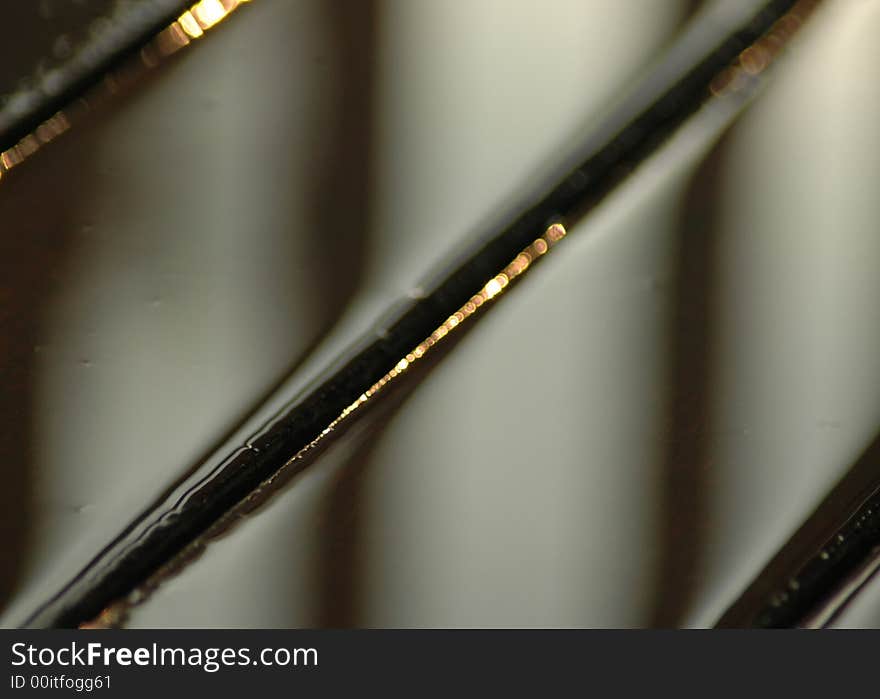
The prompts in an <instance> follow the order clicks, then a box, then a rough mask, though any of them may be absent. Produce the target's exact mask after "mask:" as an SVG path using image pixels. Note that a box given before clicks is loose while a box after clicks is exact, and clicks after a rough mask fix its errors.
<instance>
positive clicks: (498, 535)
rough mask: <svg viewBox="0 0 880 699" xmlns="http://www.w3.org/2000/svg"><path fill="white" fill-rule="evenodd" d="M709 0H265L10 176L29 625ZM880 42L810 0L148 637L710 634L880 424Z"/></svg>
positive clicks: (7, 556)
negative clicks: (723, 120) (657, 168)
mask: <svg viewBox="0 0 880 699" xmlns="http://www.w3.org/2000/svg"><path fill="white" fill-rule="evenodd" d="M6 11H7V10H6V8H5V6H4V7H3V8H0V14H2V13H3V12H6ZM694 11H698V10H697V8H696V6H695V4H694V3H690V2H684V1H683V0H681V1H678V0H657V1H652V2H645V1H644V0H589V1H587V0H552V1H550V2H537V1H532V0H516V2H506V1H505V0H476V1H471V2H445V3H439V2H430V1H429V0H364V1H362V2H345V1H343V0H333V1H331V2H322V1H319V0H296V1H295V2H287V1H284V0H260V2H253V3H251V4H250V5H249V6H248V7H246V8H244V9H243V10H242V11H240V12H239V13H237V14H236V16H234V17H232V18H231V19H230V20H229V22H228V24H227V25H224V26H222V27H220V28H218V29H217V30H216V31H215V32H213V33H212V34H211V35H210V36H209V37H207V38H206V39H205V40H204V41H203V42H201V43H199V45H197V46H195V47H193V48H192V49H191V50H187V51H185V52H183V53H182V54H181V55H180V56H179V58H178V59H176V60H174V61H173V62H172V63H170V64H169V65H167V66H166V67H163V68H162V69H161V70H159V71H157V72H156V73H155V74H154V75H152V76H150V78H149V79H148V80H146V81H145V83H144V84H143V85H141V86H140V87H139V88H138V89H137V90H136V91H134V92H132V93H131V94H129V95H126V96H124V97H123V98H121V99H119V100H118V101H116V102H114V103H113V104H112V105H109V106H107V107H105V108H103V109H101V110H100V111H99V112H98V113H97V114H96V115H95V116H94V118H92V119H90V120H89V121H88V122H87V123H85V124H83V125H80V126H78V127H77V128H76V129H75V130H73V131H72V132H71V133H69V134H66V135H65V136H64V138H62V139H59V140H58V141H57V142H56V143H53V144H52V146H51V147H50V148H47V149H45V150H44V151H42V152H40V153H39V154H38V155H37V156H36V157H34V158H33V159H32V160H31V161H30V162H28V163H27V164H25V165H23V166H22V167H20V168H18V169H16V170H15V172H14V173H10V174H9V175H8V176H6V177H4V178H3V180H2V182H0V246H2V248H0V260H2V263H0V264H2V265H3V267H2V279H3V287H4V288H3V293H2V296H0V309H2V315H0V321H2V322H3V324H4V327H3V328H2V331H0V338H2V340H0V385H2V389H3V390H2V394H0V414H2V416H3V420H4V430H3V431H2V432H0V457H2V465H0V468H2V469H3V471H2V474H3V479H4V483H5V487H4V488H3V491H2V494H0V509H2V512H3V518H2V526H3V531H2V536H3V561H2V562H3V568H4V582H3V586H2V588H0V591H2V597H0V609H2V618H0V621H2V624H3V625H4V626H9V625H13V624H16V623H19V622H20V621H21V620H22V619H23V618H24V617H25V616H26V615H27V614H28V613H29V612H30V611H32V610H33V608H34V607H35V606H36V605H37V604H39V603H40V602H42V601H44V600H45V599H46V598H47V597H48V596H49V595H50V594H52V593H54V592H55V591H57V589H58V588H59V587H60V586H61V585H62V584H63V583H65V582H66V581H67V580H68V579H70V577H72V575H74V574H75V573H76V572H77V571H78V570H79V569H80V568H81V567H82V566H83V564H84V563H86V562H87V561H88V560H89V559H90V558H91V557H92V556H94V555H95V554H96V553H97V552H98V551H99V550H100V549H101V548H102V547H103V546H104V545H106V543H107V542H108V541H109V539H110V538H111V537H112V536H114V535H115V534H116V533H117V532H118V531H120V530H121V529H122V528H123V527H124V526H125V525H126V524H127V522H128V521H129V520H130V519H131V518H132V517H133V516H134V515H135V514H136V513H137V512H139V511H140V510H141V509H143V507H144V506H145V505H147V504H149V503H150V502H152V501H153V500H154V499H155V498H156V497H158V496H159V495H160V494H161V493H162V491H163V490H164V489H165V488H166V487H168V485H169V484H170V483H171V482H173V481H174V479H175V478H176V477H178V476H180V475H181V474H182V473H183V472H185V471H186V470H187V469H188V468H191V467H193V466H194V465H196V464H198V463H199V462H200V461H201V460H202V459H203V458H204V457H205V456H206V455H207V454H208V453H210V452H211V451H212V450H213V449H214V448H216V446H217V445H218V444H221V443H222V441H223V439H224V436H225V435H227V434H228V433H229V432H230V430H232V429H233V428H234V427H235V426H236V425H237V424H238V423H239V422H240V421H241V420H242V419H243V418H244V417H245V416H246V415H247V414H248V412H249V411H250V410H251V409H252V408H253V407H255V406H256V405H257V404H258V403H259V402H260V401H261V400H262V399H263V398H264V397H265V396H266V395H267V394H268V393H269V392H270V391H271V390H272V388H273V387H274V386H275V385H277V384H278V382H279V381H280V380H281V379H282V378H283V377H284V376H285V375H286V374H287V373H288V372H290V371H291V370H293V369H294V368H297V367H299V368H300V370H302V371H308V370H309V368H310V367H312V368H314V367H319V366H321V364H322V363H323V362H325V361H326V360H327V359H328V358H332V357H333V356H334V354H335V353H336V352H337V351H338V349H339V348H341V347H344V346H346V345H347V344H348V343H350V342H351V341H353V340H354V339H355V338H357V337H358V336H359V335H360V333H362V332H364V331H365V330H368V329H369V328H370V327H372V324H373V323H374V322H375V321H376V320H377V318H378V317H379V316H380V315H381V314H382V313H383V312H384V311H385V310H387V309H388V308H389V307H391V306H393V305H394V304H395V303H396V302H397V301H398V300H399V299H400V298H402V297H405V296H406V295H407V294H412V293H415V292H416V290H417V288H418V285H419V284H420V282H421V281H422V280H423V279H424V275H425V273H426V272H428V271H430V270H431V269H432V267H433V265H434V263H435V262H436V260H438V259H442V258H443V257H444V256H446V255H448V254H449V253H450V251H454V250H455V249H456V248H457V247H458V246H460V245H461V244H462V243H463V241H466V240H467V234H468V233H469V232H470V231H473V230H475V229H476V228H478V227H479V226H480V225H481V224H482V223H483V222H484V221H486V220H488V219H491V218H492V216H493V215H495V214H497V212H498V211H499V210H500V209H504V208H507V207H509V206H510V205H511V203H513V202H515V201H516V194H517V193H518V192H521V191H523V190H524V189H526V190H527V189H529V188H531V187H532V186H534V184H535V178H536V177H537V176H539V175H540V173H542V172H544V171H545V170H546V168H547V166H548V165H552V163H553V162H554V160H555V158H556V157H557V156H558V155H560V154H565V153H567V151H568V149H569V148H570V146H571V144H572V143H573V142H576V141H577V140H578V139H580V138H581V136H582V135H583V134H584V133H585V132H588V131H589V129H590V128H591V127H593V126H595V124H596V123H597V122H598V120H599V119H600V118H601V116H602V115H603V114H605V113H607V111H608V110H609V108H610V107H611V106H612V105H613V104H614V103H615V101H617V100H619V99H620V98H622V97H623V96H625V93H626V89H627V87H628V86H632V85H633V84H634V83H635V81H637V79H638V78H639V77H640V76H641V75H643V74H644V72H645V71H646V69H647V68H648V67H650V66H651V65H652V63H653V62H655V61H656V60H657V58H658V56H659V55H661V54H662V51H663V50H664V48H665V47H667V46H668V45H669V44H670V42H672V41H673V40H674V38H675V36H676V35H677V33H678V32H679V31H680V29H681V27H682V26H683V24H684V23H685V22H686V21H687V20H688V18H689V17H690V16H691V15H692V13H693V12H694ZM878 33H880V3H878V2H876V1H865V2H863V1H859V0H831V1H830V2H828V3H827V4H826V5H824V6H823V7H822V8H820V10H819V11H818V12H817V14H816V16H815V17H814V19H813V21H812V22H811V24H810V25H809V26H808V27H807V28H806V30H805V31H804V33H803V34H802V35H801V36H800V37H799V38H798V41H797V43H796V45H795V47H794V48H793V50H792V51H791V52H790V54H789V55H788V57H787V58H786V60H785V61H784V64H783V65H782V66H780V68H779V70H778V71H777V73H776V74H775V75H774V76H773V79H772V84H771V85H770V86H769V89H768V90H767V91H766V94H764V95H762V96H761V97H760V98H759V100H758V102H757V103H756V104H755V105H753V106H752V107H751V108H750V109H749V111H748V112H747V114H746V115H745V116H744V117H743V118H742V119H741V120H740V121H739V122H738V123H737V125H736V126H735V127H734V128H733V129H732V130H731V131H730V132H729V133H728V134H727V135H726V136H725V137H724V138H723V139H722V140H721V141H720V142H719V143H718V144H716V145H715V146H714V147H713V148H712V150H711V151H710V152H707V153H701V154H693V155H692V156H691V157H686V158H681V159H680V160H679V161H677V162H667V163H666V164H665V165H664V168H665V170H664V172H662V173H661V174H659V175H657V174H654V175H650V174H646V175H645V176H637V177H635V178H634V179H633V180H632V181H631V182H629V183H627V184H626V185H625V186H624V187H623V188H621V189H620V190H619V191H617V192H616V193H615V194H614V195H613V196H612V197H611V198H610V199H609V200H608V201H607V202H605V203H604V204H603V205H602V206H601V207H600V208H599V209H598V210H597V211H596V212H595V213H594V214H592V215H591V216H590V217H589V218H588V219H587V220H585V221H584V222H583V224H582V225H580V226H579V227H576V228H575V229H574V230H573V231H572V232H571V235H570V239H569V240H566V242H565V245H564V246H561V247H560V248H559V250H558V251H557V252H554V254H553V255H552V256H551V257H550V258H549V259H548V261H547V263H546V265H542V267H541V268H540V269H539V270H536V271H535V273H534V274H532V275H529V278H528V279H527V280H526V281H525V282H524V283H523V284H522V285H521V286H520V287H519V288H518V289H517V290H515V292H513V293H512V294H510V296H509V297H508V298H505V299H503V302H502V303H500V304H499V305H498V307H497V309H496V310H495V311H493V312H492V313H491V314H490V315H488V316H487V317H486V318H485V319H483V320H481V322H480V323H479V324H478V327H476V328H475V329H474V331H473V332H472V333H470V334H468V336H467V337H466V338H464V340H463V341H462V342H461V343H460V344H459V346H458V347H457V348H456V349H455V351H454V352H452V353H451V354H450V355H449V356H448V357H447V358H446V359H445V360H444V361H443V362H442V363H441V364H440V365H439V366H438V367H437V368H436V370H434V371H433V372H432V373H431V374H430V375H429V377H428V378H427V379H426V380H425V381H424V382H423V383H422V384H421V385H420V386H419V387H418V388H416V390H415V391H414V392H413V393H412V394H411V395H410V396H409V397H408V398H407V400H405V401H404V402H403V403H402V404H401V405H400V406H399V407H397V408H396V410H394V411H393V412H390V413H384V414H382V415H381V416H380V417H379V418H377V419H374V420H372V421H371V424H368V425H366V426H365V427H364V428H363V429H359V430H356V431H355V432H354V433H352V434H351V435H349V436H347V437H346V439H344V440H341V441H340V442H339V443H338V444H337V445H335V446H334V447H333V448H332V449H331V450H330V452H329V453H328V454H326V455H325V456H324V458H323V459H322V460H321V461H320V462H319V463H318V464H317V465H316V466H315V467H314V468H313V469H311V470H310V471H308V472H307V473H306V474H304V475H303V476H302V477H301V478H299V479H298V480H297V481H296V482H295V483H294V484H293V487H291V488H289V489H288V490H287V491H286V492H285V493H284V494H283V495H282V496H281V497H279V498H277V499H276V501H275V502H274V503H272V506H271V507H269V508H268V509H266V510H265V511H264V512H262V513H260V514H259V515H258V516H256V517H254V518H252V519H251V520H250V521H248V522H246V523H244V525H243V526H240V527H239V528H238V529H236V530H235V531H234V532H232V533H231V534H230V535H228V536H227V537H226V538H224V539H223V540H221V541H218V542H215V543H214V544H213V545H212V546H211V547H210V548H209V550H208V551H207V553H206V554H205V555H204V556H203V557H202V558H201V559H200V560H199V561H197V562H196V563H195V564H194V565H192V566H191V567H190V568H188V569H187V570H185V571H184V572H183V573H182V574H180V575H179V576H177V577H176V578H174V579H172V580H170V581H169V582H167V583H166V584H165V585H164V586H163V587H162V588H160V590H159V591H158V592H157V593H156V594H155V595H154V597H152V598H151V599H150V600H149V601H148V602H146V603H145V604H144V605H142V606H141V607H139V608H137V610H136V611H135V613H134V615H133V617H132V620H131V625H132V626H233V627H248V626H254V627H261V626H351V625H354V626H648V625H663V626H670V625H685V626H704V625H709V624H711V623H713V622H714V621H715V619H716V618H717V617H718V616H719V615H720V613H721V612H722V611H723V609H724V608H725V606H726V605H727V604H728V603H729V602H731V601H732V600H733V599H734V597H735V596H736V595H737V594H738V593H739V592H740V591H741V590H742V589H743V588H744V586H745V585H746V584H747V583H748V582H749V580H750V579H751V578H752V577H753V576H754V575H755V574H756V573H757V572H758V571H759V570H760V568H761V567H762V565H763V564H764V563H765V561H766V560H767V559H768V558H769V556H770V555H772V554H773V553H774V552H775V551H776V549H777V548H778V547H779V546H780V545H781V544H782V543H783V542H784V541H785V539H786V538H787V537H788V535H789V534H790V533H791V532H792V531H793V529H794V528H795V527H796V526H797V525H798V524H799V522H800V521H801V520H803V518H804V517H805V516H806V515H807V514H809V512H810V511H811V510H812V508H813V507H814V505H815V504H816V502H817V501H818V499H819V498H820V497H821V496H822V495H823V494H824V493H825V492H826V491H827V490H828V488H829V487H830V486H831V485H832V484H833V483H834V482H835V481H836V480H837V479H838V478H839V477H840V476H841V475H842V474H843V473H844V472H845V470H846V468H847V466H848V465H849V464H851V463H852V461H853V460H854V459H855V458H856V457H857V456H858V454H859V453H860V451H861V450H862V449H863V448H864V446H865V445H866V444H867V443H868V442H869V441H870V440H871V439H872V438H873V437H874V436H875V434H876V433H877V431H878V428H880V380H878V379H880V314H878V313H877V310H876V307H875V300H876V299H877V298H878V293H880V279H878V277H877V274H876V267H877V264H876V263H877V261H878V260H880V236H878V235H877V221H878V220H880V201H878V198H877V196H876V182H877V181H878V177H880V133H878V130H877V128H876V124H877V123H880V80H877V70H876V66H877V65H880V45H878V43H877V42H876V40H875V39H876V37H877V36H878ZM22 42H23V45H25V44H24V42H25V39H22ZM15 50H16V45H15V41H9V42H8V43H5V44H4V52H10V53H11V54H14V53H15ZM697 156H699V157H697ZM874 587H877V585H876V584H875V585H874ZM874 592H876V590H872V594H873V593H874ZM841 623H843V624H845V625H850V626H859V625H867V626H877V625H880V597H878V595H876V594H874V595H873V598H872V597H871V595H867V596H866V597H865V598H863V599H861V600H860V601H859V604H858V605H856V606H854V607H853V608H852V609H851V610H850V611H849V612H848V614H847V615H845V616H844V617H843V619H842V620H841Z"/></svg>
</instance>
